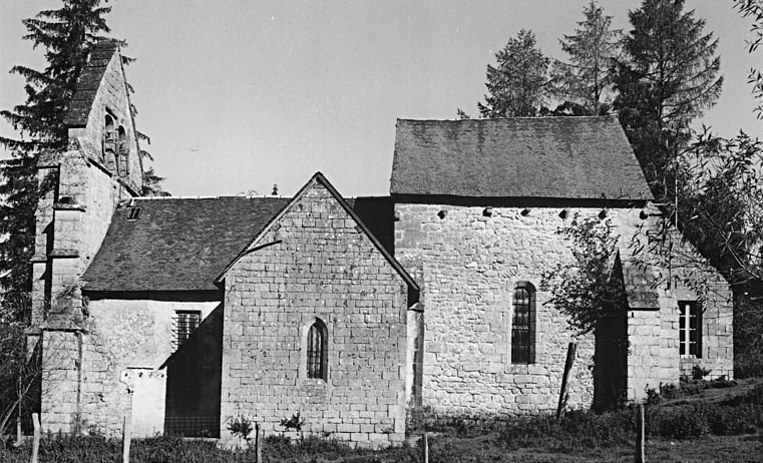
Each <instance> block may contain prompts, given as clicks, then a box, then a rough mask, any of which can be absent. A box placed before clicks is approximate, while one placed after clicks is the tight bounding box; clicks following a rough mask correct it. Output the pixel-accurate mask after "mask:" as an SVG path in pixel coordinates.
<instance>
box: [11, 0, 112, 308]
mask: <svg viewBox="0 0 763 463" xmlns="http://www.w3.org/2000/svg"><path fill="white" fill-rule="evenodd" d="M100 4H101V1H100V0H65V1H63V5H62V6H61V8H59V9H57V10H44V11H41V12H40V13H39V14H37V16H36V17H34V18H29V19H25V20H23V24H24V26H25V27H26V30H27V34H26V35H25V36H24V37H23V38H24V39H26V40H30V41H32V43H33V47H34V48H36V47H42V48H44V50H45V58H46V59H47V61H48V65H47V67H46V68H45V69H44V70H42V71H38V70H35V69H32V68H29V67H26V66H14V67H13V68H12V69H11V72H12V73H15V74H18V75H20V76H22V77H24V78H25V79H26V85H25V86H24V89H25V91H26V102H25V103H24V104H20V105H17V106H15V107H14V108H13V110H3V111H0V116H2V117H4V118H5V119H6V120H7V121H8V122H10V123H11V125H12V126H13V128H14V129H15V130H16V131H17V132H18V134H19V135H20V137H18V138H8V137H0V144H2V145H3V146H5V147H7V148H9V149H11V150H12V153H13V155H14V157H15V158H16V162H15V163H10V166H9V168H6V169H4V182H3V184H2V186H0V194H2V195H3V197H4V198H5V205H4V207H3V211H2V217H0V235H3V236H5V237H6V239H4V240H2V241H0V256H2V258H3V261H2V262H3V265H2V268H0V286H1V287H2V289H3V306H4V307H5V308H6V310H12V311H14V312H15V313H14V316H15V317H16V319H19V320H21V319H26V318H28V316H29V311H30V298H29V292H30V291H31V287H32V281H31V278H32V275H31V268H30V265H29V260H30V258H31V257H32V254H33V252H34V240H35V217H34V214H35V210H36V207H37V202H38V198H39V196H40V194H41V188H40V187H44V186H45V184H43V185H38V182H37V176H36V170H35V166H36V161H37V157H38V156H39V154H40V153H42V152H46V151H61V150H63V149H65V148H66V145H67V142H68V140H67V133H66V132H67V129H66V125H65V124H64V117H65V114H66V109H67V106H68V104H69V101H70V100H71V97H72V95H73V94H74V91H75V89H76V84H77V78H78V76H79V73H80V71H81V70H82V67H83V66H84V64H85V61H86V59H87V53H88V47H90V46H91V45H92V44H93V43H95V42H96V41H98V40H101V39H103V36H102V35H101V34H102V33H108V32H109V28H108V26H107V25H106V21H105V19H104V15H106V14H107V13H108V12H109V11H110V8H109V7H102V6H100Z"/></svg>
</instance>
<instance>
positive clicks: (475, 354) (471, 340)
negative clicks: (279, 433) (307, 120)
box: [395, 204, 638, 419]
mask: <svg viewBox="0 0 763 463" xmlns="http://www.w3.org/2000/svg"><path fill="white" fill-rule="evenodd" d="M522 211H523V208H512V207H492V208H489V210H486V208H485V207H462V206H450V205H425V204H397V205H396V206H395V212H396V216H397V219H398V221H397V223H396V224H395V253H396V257H397V258H398V260H400V261H401V263H403V265H404V266H406V267H409V266H410V267H412V268H419V269H420V270H418V271H416V270H414V273H415V274H419V273H422V274H423V276H422V277H421V278H422V280H421V283H422V297H421V300H422V302H423V305H424V306H425V307H426V309H425V341H424V369H423V370H424V371H423V376H424V381H423V383H424V384H423V405H424V406H425V407H428V410H429V413H431V414H432V415H434V416H435V417H440V416H459V417H469V418H475V419H483V418H491V417H501V416H506V415H515V414H522V413H531V412H537V411H542V410H552V409H556V406H557V401H558V396H559V389H560V385H561V377H562V372H563V370H564V363H565V358H566V353H567V344H568V343H569V342H570V341H573V340H576V341H578V342H579V345H578V355H577V360H576V362H575V364H574V367H573V370H572V379H571V381H570V386H569V387H570V389H569V392H570V397H569V404H570V406H572V407H584V406H588V405H589V404H590V403H591V401H592V398H593V377H592V374H591V368H590V367H591V365H592V357H593V354H594V340H593V336H585V337H582V338H578V337H576V336H574V333H573V332H571V331H570V330H569V329H568V328H567V323H566V320H565V317H564V316H563V315H562V314H561V313H560V312H558V311H557V310H556V309H554V308H552V307H550V306H548V305H546V301H547V300H548V297H549V295H548V294H547V293H546V292H543V291H540V290H539V289H540V288H539V285H540V282H541V274H542V273H543V272H544V271H546V270H550V269H552V268H554V267H555V266H556V265H557V263H564V262H571V261H572V255H571V253H570V252H569V250H568V249H567V247H566V245H565V243H564V242H563V240H562V238H561V236H560V235H558V234H557V233H556V231H557V229H558V228H559V227H561V226H563V225H565V224H569V222H570V220H571V218H572V216H573V215H574V213H575V212H580V213H581V214H583V215H585V216H594V215H596V214H598V213H599V212H600V209H581V210H569V211H568V215H567V217H568V218H567V219H566V220H565V219H562V218H560V217H559V213H560V211H561V209H560V208H533V209H532V210H530V211H529V214H527V215H523V214H522ZM616 213H619V214H633V213H635V214H636V215H638V211H635V212H633V211H628V210H623V211H617V212H616ZM521 281H527V282H530V283H532V284H533V285H534V286H535V288H536V289H538V292H537V300H536V304H535V307H536V318H535V327H536V342H535V352H536V354H535V362H534V363H533V364H530V365H514V364H512V363H511V359H510V355H511V336H510V334H511V323H512V302H513V301H512V299H513V293H514V288H515V286H516V284H517V283H518V282H521Z"/></svg>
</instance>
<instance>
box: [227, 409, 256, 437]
mask: <svg viewBox="0 0 763 463" xmlns="http://www.w3.org/2000/svg"><path fill="white" fill-rule="evenodd" d="M228 431H230V432H231V434H233V435H234V436H236V437H238V438H241V439H249V434H251V433H252V431H254V425H253V423H252V420H250V419H249V418H247V417H245V416H243V415H239V416H237V417H235V418H233V419H231V420H230V423H228Z"/></svg>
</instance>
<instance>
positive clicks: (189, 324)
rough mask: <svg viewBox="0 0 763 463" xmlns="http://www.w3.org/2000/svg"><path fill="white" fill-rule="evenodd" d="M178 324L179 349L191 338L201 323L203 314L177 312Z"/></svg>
mask: <svg viewBox="0 0 763 463" xmlns="http://www.w3.org/2000/svg"><path fill="white" fill-rule="evenodd" d="M175 315H176V323H177V347H178V348H180V346H182V345H183V343H184V342H185V341H186V340H188V338H190V337H191V334H192V333H193V332H194V331H196V328H198V327H199V323H201V312H199V311H196V310H178V311H177V312H175Z"/></svg>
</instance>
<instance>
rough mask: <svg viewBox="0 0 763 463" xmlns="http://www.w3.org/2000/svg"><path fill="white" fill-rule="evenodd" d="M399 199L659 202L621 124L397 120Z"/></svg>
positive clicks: (599, 120) (598, 120) (395, 189)
mask: <svg viewBox="0 0 763 463" xmlns="http://www.w3.org/2000/svg"><path fill="white" fill-rule="evenodd" d="M390 193H391V194H392V195H438V196H439V195H444V196H457V197H465V198H475V197H488V198H565V199H599V198H602V197H605V198H607V199H624V200H647V199H652V195H651V193H650V192H649V188H648V186H647V184H646V180H645V178H644V174H643V173H642V171H641V168H640V166H639V164H638V161H637V160H636V157H635V155H634V154H633V150H632V149H631V146H630V144H629V143H628V140H627V138H626V137H625V133H624V132H623V129H622V127H620V124H619V122H618V121H617V120H616V119H615V118H614V117H610V116H603V117H532V118H503V119H477V120H463V121H451V120H446V121H436V120H405V119H398V121H397V133H396V137H395V155H394V160H393V164H392V179H391V185H390Z"/></svg>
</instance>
